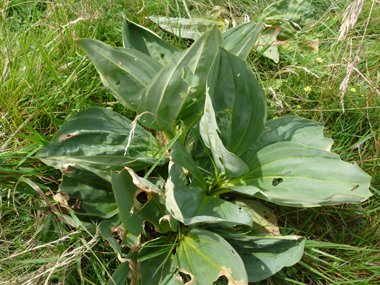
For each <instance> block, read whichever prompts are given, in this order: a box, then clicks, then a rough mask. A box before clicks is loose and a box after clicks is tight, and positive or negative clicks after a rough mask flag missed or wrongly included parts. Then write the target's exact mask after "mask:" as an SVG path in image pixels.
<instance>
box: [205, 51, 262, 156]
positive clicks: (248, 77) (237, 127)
mask: <svg viewBox="0 0 380 285" xmlns="http://www.w3.org/2000/svg"><path fill="white" fill-rule="evenodd" d="M207 83H208V86H209V87H210V89H209V94H210V97H211V100H212V106H213V107H214V109H215V112H220V111H222V110H224V109H231V119H230V124H229V126H227V127H225V128H224V129H223V132H221V138H222V141H223V143H224V145H225V146H226V148H227V149H228V150H229V151H230V152H232V153H234V154H236V155H237V156H239V157H240V156H241V155H242V154H243V153H244V152H245V150H247V149H248V148H249V147H250V146H251V145H252V141H255V140H257V139H258V138H259V136H260V134H261V132H262V130H263V128H264V124H265V121H266V116H267V106H266V100H265V95H264V91H263V90H262V88H261V87H260V84H259V83H258V82H257V80H256V78H255V76H254V75H253V73H252V71H251V69H250V67H249V66H248V65H247V64H246V63H245V62H244V60H242V59H241V58H239V57H237V56H235V55H233V54H231V53H230V52H228V51H227V50H225V49H224V48H222V47H220V48H219V52H218V54H217V56H216V58H215V60H214V63H213V66H212V68H211V70H210V74H209V77H208V81H207ZM201 126H202V125H201Z"/></svg>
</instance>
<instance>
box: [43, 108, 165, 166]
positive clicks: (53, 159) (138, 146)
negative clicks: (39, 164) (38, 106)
mask: <svg viewBox="0 0 380 285" xmlns="http://www.w3.org/2000/svg"><path fill="white" fill-rule="evenodd" d="M130 131H131V121H130V120H128V119H127V118H125V117H123V116H121V115H119V114H117V113H115V112H113V111H111V110H108V109H105V108H97V107H93V108H89V109H86V110H83V111H81V112H79V113H78V114H75V115H74V116H72V117H71V118H70V119H69V120H68V121H67V122H66V123H64V124H63V125H62V127H61V129H60V130H59V131H58V132H57V134H56V135H55V137H54V138H53V140H52V141H51V142H50V143H49V144H48V145H46V146H45V147H44V148H43V149H42V150H41V151H40V152H39V153H38V155H37V157H38V158H39V159H41V160H42V161H43V162H44V163H46V164H48V165H51V166H53V167H55V168H58V169H62V170H66V169H67V168H68V167H69V166H74V165H76V164H80V165H83V166H89V167H93V168H96V169H100V170H106V169H121V168H122V166H124V165H128V166H131V167H133V168H134V169H137V170H139V169H143V168H144V167H146V166H148V165H152V164H154V163H155V162H156V161H157V158H154V156H155V154H156V153H157V152H158V151H159V150H160V149H161V145H160V144H159V143H158V141H157V140H156V139H155V138H154V137H153V136H152V134H151V133H149V132H147V131H146V130H145V129H144V128H142V127H140V126H136V128H135V129H134V137H133V139H132V141H131V144H130V146H129V148H128V151H127V152H126V153H125V148H126V146H127V145H128V140H129V133H130ZM166 161H167V160H166ZM166 161H165V159H164V160H162V161H161V162H160V163H161V164H163V163H165V162H166Z"/></svg>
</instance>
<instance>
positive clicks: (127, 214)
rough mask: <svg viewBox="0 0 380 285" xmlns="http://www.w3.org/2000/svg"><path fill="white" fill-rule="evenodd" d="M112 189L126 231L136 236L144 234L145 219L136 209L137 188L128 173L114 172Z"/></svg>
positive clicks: (124, 171)
mask: <svg viewBox="0 0 380 285" xmlns="http://www.w3.org/2000/svg"><path fill="white" fill-rule="evenodd" d="M111 177H112V189H113V192H114V194H115V199H116V202H117V204H118V206H119V212H120V217H121V220H122V221H123V224H124V226H125V228H126V230H127V231H128V232H130V233H132V234H133V235H135V236H138V235H140V234H141V233H142V232H143V226H142V224H143V222H144V218H143V217H142V216H141V215H140V213H139V212H138V211H137V210H136V209H135V199H136V196H137V195H136V191H137V190H138V188H137V186H136V185H135V184H134V183H133V180H132V177H131V175H130V174H129V173H128V171H126V170H123V171H121V172H120V173H116V172H112V174H111Z"/></svg>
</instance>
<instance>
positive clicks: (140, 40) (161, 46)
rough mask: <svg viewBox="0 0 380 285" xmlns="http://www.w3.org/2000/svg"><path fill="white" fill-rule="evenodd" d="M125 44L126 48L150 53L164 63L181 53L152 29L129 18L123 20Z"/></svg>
mask: <svg viewBox="0 0 380 285" xmlns="http://www.w3.org/2000/svg"><path fill="white" fill-rule="evenodd" d="M123 45H124V47H125V48H130V49H136V50H138V51H141V52H143V53H145V54H146V55H149V56H150V57H152V58H153V59H155V60H156V61H158V62H161V64H162V65H165V64H167V63H168V62H169V61H171V60H172V59H173V58H174V57H176V56H177V55H178V54H180V53H181V52H180V50H179V49H177V48H176V47H175V46H173V45H171V44H169V43H167V42H165V41H164V40H163V39H161V38H160V37H159V36H158V35H156V34H155V33H153V32H152V31H151V30H149V29H147V28H145V27H143V26H140V25H138V24H136V23H133V22H131V21H129V20H128V19H127V18H124V21H123Z"/></svg>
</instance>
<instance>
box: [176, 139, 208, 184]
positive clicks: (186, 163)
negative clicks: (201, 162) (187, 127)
mask: <svg viewBox="0 0 380 285" xmlns="http://www.w3.org/2000/svg"><path fill="white" fill-rule="evenodd" d="M171 155H172V161H173V162H174V163H177V164H179V165H181V166H182V167H184V168H186V169H187V170H188V171H189V172H190V173H191V174H192V176H193V181H192V183H191V185H192V186H193V187H196V186H199V187H202V188H206V182H205V180H204V177H203V175H202V173H201V171H200V170H199V168H198V166H197V165H196V163H195V162H194V160H193V159H192V158H191V156H190V154H189V153H188V152H187V150H186V148H185V147H184V146H183V144H182V143H181V142H180V141H176V142H175V144H174V145H173V146H172V152H171Z"/></svg>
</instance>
